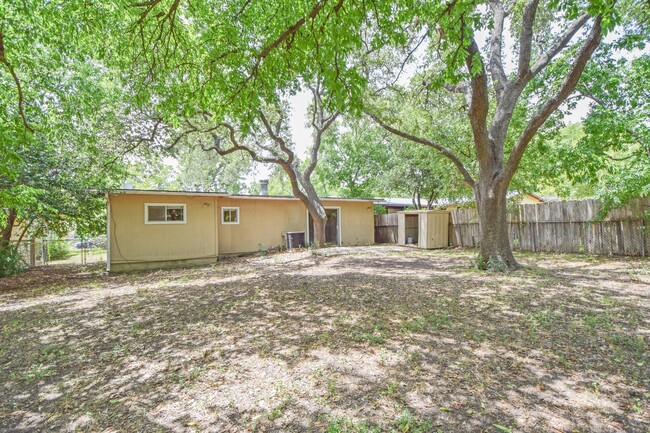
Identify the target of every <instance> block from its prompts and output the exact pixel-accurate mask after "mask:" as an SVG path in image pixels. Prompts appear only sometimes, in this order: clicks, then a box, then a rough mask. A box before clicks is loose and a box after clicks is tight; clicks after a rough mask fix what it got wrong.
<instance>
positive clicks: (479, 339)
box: [0, 248, 650, 433]
mask: <svg viewBox="0 0 650 433" xmlns="http://www.w3.org/2000/svg"><path fill="white" fill-rule="evenodd" d="M337 251H339V250H336V249H330V250H327V252H326V253H323V254H321V252H318V253H316V254H313V253H312V252H301V253H286V254H271V255H264V256H260V257H248V258H238V259H228V260H224V261H222V262H220V263H218V264H216V265H214V266H207V267H201V268H193V269H176V270H164V271H148V272H141V273H131V274H121V275H110V276H107V275H105V274H104V273H103V272H102V271H101V269H100V268H98V267H96V268H93V267H88V268H72V267H55V268H47V269H45V268H43V269H36V270H32V271H30V272H28V273H27V274H25V275H23V276H20V277H12V278H6V279H3V280H0V395H2V398H1V399H0V430H2V431H5V430H7V431H139V432H149V431H151V432H156V431H178V432H196V431H214V432H221V431H277V432H285V431H320V432H322V431H327V432H333V433H334V432H384V431H389V432H465V431H484V432H512V433H515V432H524V431H536V432H537V431H539V432H557V431H570V432H572V431H578V432H589V431H592V432H610V431H611V432H619V431H620V432H647V431H649V430H650V423H649V422H648V420H649V419H650V408H649V399H650V364H649V363H650V357H649V350H648V349H649V347H648V345H649V341H650V264H649V262H648V261H642V260H633V259H610V258H592V257H588V256H559V255H531V254H525V255H522V256H521V260H522V262H524V263H525V264H527V265H528V267H527V268H526V269H524V270H522V271H518V272H515V273H511V274H502V273H491V272H480V271H477V270H476V269H474V268H473V267H472V266H471V264H470V263H471V258H472V256H473V255H474V254H475V253H474V252H472V251H462V250H455V251H419V250H413V249H408V250H405V251H395V249H394V248H374V249H368V248H366V249H359V250H351V251H352V252H353V253H352V254H350V250H345V249H341V250H340V251H339V252H337ZM344 253H345V254H344Z"/></svg>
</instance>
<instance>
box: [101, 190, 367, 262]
mask: <svg viewBox="0 0 650 433" xmlns="http://www.w3.org/2000/svg"><path fill="white" fill-rule="evenodd" d="M108 198H109V205H110V220H109V223H108V229H109V238H110V244H109V255H110V270H112V271H116V270H117V271H120V270H130V269H143V268H153V267H164V266H170V265H173V264H179V265H180V264H196V263H210V262H214V261H216V258H217V256H218V255H228V254H241V253H250V252H256V251H259V250H260V249H261V248H262V249H268V248H273V247H278V246H282V245H284V242H285V239H284V237H283V236H282V234H283V233H284V232H288V231H304V232H306V231H307V210H306V208H305V206H304V205H303V204H302V203H301V202H300V201H299V200H297V199H292V198H280V199H277V198H272V197H269V198H262V197H236V196H231V197H225V196H216V195H215V196H210V195H205V196H191V195H182V194H178V195H175V194H165V195H153V194H152V195H148V194H142V193H138V194H133V193H131V194H129V193H126V194H120V193H115V194H109V197H108ZM145 203H152V204H154V203H160V204H176V203H178V204H185V205H186V223H185V224H145V221H144V218H145ZM323 205H324V206H326V207H338V208H340V218H341V221H340V235H341V244H342V245H369V244H372V243H373V242H374V217H373V206H372V202H371V201H347V200H323ZM224 207H236V208H239V223H238V224H224V223H222V221H221V219H222V218H221V210H222V208H224Z"/></svg>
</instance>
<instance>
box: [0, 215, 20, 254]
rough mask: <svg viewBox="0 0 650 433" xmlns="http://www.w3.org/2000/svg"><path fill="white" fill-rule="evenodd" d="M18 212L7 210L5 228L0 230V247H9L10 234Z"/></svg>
mask: <svg viewBox="0 0 650 433" xmlns="http://www.w3.org/2000/svg"><path fill="white" fill-rule="evenodd" d="M17 216H18V212H16V209H9V211H8V212H7V226H6V227H4V228H3V229H2V240H0V247H4V246H6V245H9V242H10V241H11V233H12V232H13V228H14V223H15V222H16V217H17Z"/></svg>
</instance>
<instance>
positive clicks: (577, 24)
mask: <svg viewBox="0 0 650 433" xmlns="http://www.w3.org/2000/svg"><path fill="white" fill-rule="evenodd" d="M587 21H589V14H587V13H585V14H583V15H582V16H580V17H578V18H576V20H575V21H573V22H572V23H571V24H570V25H569V27H568V28H567V29H566V31H565V32H564V34H563V35H562V36H560V37H559V38H558V39H557V40H556V41H555V43H554V44H553V45H552V46H551V48H549V49H548V51H546V52H545V53H544V54H542V55H541V56H540V57H539V59H537V61H536V62H535V64H534V65H533V67H532V68H531V69H530V75H529V76H528V81H530V79H531V78H533V77H534V76H535V75H537V74H538V73H539V72H540V71H541V70H543V69H544V68H545V67H546V66H547V65H548V64H549V62H550V61H551V60H553V58H554V57H555V56H556V55H557V54H558V53H559V52H560V51H562V50H563V49H564V48H565V47H566V46H567V45H568V44H569V42H571V39H572V38H573V36H575V34H576V33H577V32H578V30H580V29H581V28H582V27H583V26H584V25H585V24H586V23H587ZM519 66H520V68H521V64H520V65H519ZM526 67H528V65H526Z"/></svg>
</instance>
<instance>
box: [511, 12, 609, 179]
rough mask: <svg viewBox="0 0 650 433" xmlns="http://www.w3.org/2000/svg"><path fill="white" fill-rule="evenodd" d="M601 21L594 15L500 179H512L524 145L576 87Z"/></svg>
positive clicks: (598, 36) (599, 34) (598, 37)
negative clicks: (557, 84)
mask: <svg viewBox="0 0 650 433" xmlns="http://www.w3.org/2000/svg"><path fill="white" fill-rule="evenodd" d="M601 21H602V15H598V17H596V20H595V22H594V25H593V27H592V28H591V31H590V32H589V36H588V37H587V40H586V41H585V43H584V45H583V46H582V48H581V49H580V51H579V53H578V56H577V57H576V59H575V61H574V62H573V66H572V67H571V70H570V72H569V75H568V76H567V78H566V79H565V80H564V83H562V86H561V87H560V90H559V91H558V92H557V94H556V95H555V96H554V97H552V98H551V99H549V100H548V101H547V102H546V103H545V104H544V105H543V106H542V107H541V108H540V109H539V111H538V112H537V113H536V114H535V115H534V116H533V118H532V119H531V120H530V122H529V123H528V125H527V126H526V129H524V131H523V132H522V134H521V135H520V136H519V139H518V140H517V143H516V144H515V146H514V148H513V149H512V152H511V153H510V157H509V158H508V163H507V165H506V168H505V170H504V171H503V172H502V174H501V175H500V176H499V180H500V181H505V182H509V181H510V180H511V179H512V177H513V176H514V174H515V172H516V171H517V168H518V167H519V163H520V162H521V158H522V157H523V155H524V151H525V150H526V147H527V146H528V144H529V143H530V141H531V140H532V138H533V137H534V136H535V134H536V133H537V131H538V130H539V128H541V127H542V125H543V124H544V122H546V120H547V119H548V118H549V116H550V115H551V114H552V113H553V112H554V111H555V110H557V108H558V107H559V106H560V105H561V104H562V103H563V102H564V101H565V100H566V98H567V97H569V95H570V94H571V92H573V90H574V89H575V88H576V86H577V84H578V81H579V80H580V76H581V75H582V72H583V71H584V69H585V66H586V64H587V62H588V61H589V59H590V58H591V56H592V55H593V53H594V51H595V50H596V48H598V45H599V44H600V41H601V39H602V31H601Z"/></svg>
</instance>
